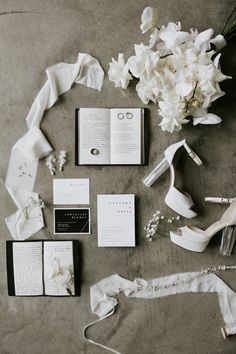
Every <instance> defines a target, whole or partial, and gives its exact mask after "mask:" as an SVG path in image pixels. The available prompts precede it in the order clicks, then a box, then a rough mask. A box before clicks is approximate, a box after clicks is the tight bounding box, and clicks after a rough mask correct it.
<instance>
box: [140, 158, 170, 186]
mask: <svg viewBox="0 0 236 354" xmlns="http://www.w3.org/2000/svg"><path fill="white" fill-rule="evenodd" d="M169 167H170V165H169V162H168V161H167V159H166V158H165V157H164V158H163V159H162V160H161V161H160V162H158V163H157V164H155V165H153V166H152V168H151V169H150V170H149V172H148V174H147V175H146V176H145V177H144V178H143V179H142V181H143V183H144V184H145V186H147V187H151V185H152V184H153V183H154V182H156V180H157V179H158V178H159V177H160V176H161V175H162V174H163V173H164V172H165V171H166V170H167V169H168V168H169Z"/></svg>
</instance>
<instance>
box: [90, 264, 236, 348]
mask: <svg viewBox="0 0 236 354" xmlns="http://www.w3.org/2000/svg"><path fill="white" fill-rule="evenodd" d="M227 269H236V266H229V267H227V266H221V269H220V270H227ZM214 271H218V270H213V272H214ZM191 292H193V293H196V292H200V293H202V292H206V293H218V298H219V305H220V309H221V313H222V316H223V319H224V322H225V326H224V327H222V329H221V332H222V334H223V336H224V337H226V336H229V335H232V334H236V293H235V292H234V291H233V290H232V289H230V287H229V286H228V285H226V284H225V282H224V281H223V280H221V279H220V278H219V277H218V276H217V275H216V274H213V273H208V270H206V271H202V272H191V273H179V274H171V275H169V276H165V277H161V278H156V279H151V280H148V281H146V280H144V279H135V280H134V281H130V280H127V279H124V278H122V277H121V276H119V275H118V274H114V275H112V276H110V277H107V278H104V279H102V280H101V281H99V282H98V283H96V284H95V285H93V286H92V287H91V288H90V302H91V309H92V313H93V314H95V315H97V316H98V317H99V318H100V320H102V319H105V318H106V317H108V316H109V315H111V314H112V313H114V310H115V307H116V305H117V304H118V300H117V299H116V298H115V295H117V294H119V293H123V294H124V295H126V296H127V297H133V298H143V299H153V298H160V297H164V296H169V295H174V294H180V293H191ZM95 323H97V322H96V321H95V322H93V323H91V324H89V325H88V326H86V327H85V328H84V337H85V339H86V340H88V341H89V342H90V343H92V344H95V345H98V346H102V347H103V348H104V349H107V350H110V351H111V352H114V353H117V352H116V351H115V350H114V349H111V348H109V347H107V346H105V345H103V344H101V343H98V342H95V341H93V340H92V339H91V338H88V336H87V335H86V330H87V328H88V327H89V326H91V325H94V324H95ZM118 353H119V352H118Z"/></svg>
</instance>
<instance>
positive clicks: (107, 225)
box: [97, 194, 135, 247]
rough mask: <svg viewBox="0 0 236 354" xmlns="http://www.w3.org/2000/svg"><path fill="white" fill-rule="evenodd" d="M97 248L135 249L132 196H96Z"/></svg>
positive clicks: (133, 197) (133, 203)
mask: <svg viewBox="0 0 236 354" xmlns="http://www.w3.org/2000/svg"><path fill="white" fill-rule="evenodd" d="M97 213H98V247H135V196H134V194H103V195H98V196H97Z"/></svg>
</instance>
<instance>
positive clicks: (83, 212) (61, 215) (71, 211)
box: [53, 178, 91, 235]
mask: <svg viewBox="0 0 236 354" xmlns="http://www.w3.org/2000/svg"><path fill="white" fill-rule="evenodd" d="M53 203H54V204H58V205H60V204H63V205H65V204H68V205H78V204H89V179H88V178H67V179H54V180H53ZM90 232H91V230H90V208H54V234H55V235H57V234H90Z"/></svg>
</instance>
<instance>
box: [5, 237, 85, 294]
mask: <svg viewBox="0 0 236 354" xmlns="http://www.w3.org/2000/svg"><path fill="white" fill-rule="evenodd" d="M6 247H7V280H8V294H9V295H11V296H40V295H41V296H43V295H44V296H46V295H48V296H79V248H78V241H7V243H6Z"/></svg>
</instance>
